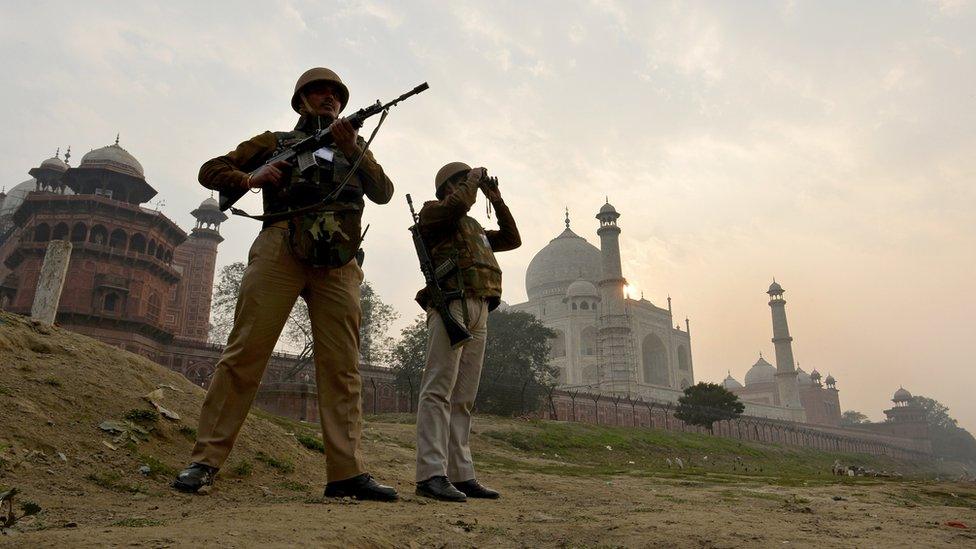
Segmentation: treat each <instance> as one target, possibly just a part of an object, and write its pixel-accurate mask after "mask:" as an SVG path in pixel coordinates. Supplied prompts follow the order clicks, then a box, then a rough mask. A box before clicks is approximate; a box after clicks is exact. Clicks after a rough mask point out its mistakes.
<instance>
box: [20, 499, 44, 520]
mask: <svg viewBox="0 0 976 549" xmlns="http://www.w3.org/2000/svg"><path fill="white" fill-rule="evenodd" d="M20 510H21V511H23V512H24V516H25V517H29V516H31V515H36V514H38V513H40V512H41V506H40V505H38V504H37V503H35V502H33V501H24V502H21V504H20Z"/></svg>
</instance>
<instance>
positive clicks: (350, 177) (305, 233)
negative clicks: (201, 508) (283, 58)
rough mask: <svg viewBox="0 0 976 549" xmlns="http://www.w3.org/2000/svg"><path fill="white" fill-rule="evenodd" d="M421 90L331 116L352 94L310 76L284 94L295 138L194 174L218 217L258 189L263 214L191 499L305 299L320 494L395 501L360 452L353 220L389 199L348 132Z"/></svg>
mask: <svg viewBox="0 0 976 549" xmlns="http://www.w3.org/2000/svg"><path fill="white" fill-rule="evenodd" d="M425 88H426V85H422V86H418V87H417V88H415V89H414V90H413V91H412V92H408V93H407V94H404V95H403V96H401V97H400V98H398V99H397V100H395V101H394V102H391V103H390V104H388V105H379V104H377V105H376V106H374V107H371V108H368V109H363V110H360V111H358V112H357V113H355V114H353V115H351V116H349V117H346V118H338V115H339V113H340V112H341V111H342V110H343V108H344V107H345V106H346V103H347V101H348V100H349V90H348V88H346V85H345V84H343V82H342V80H340V79H339V76H338V75H336V74H335V73H334V72H332V71H331V70H329V69H325V68H314V69H310V70H308V71H306V72H305V73H304V74H303V75H302V76H301V77H300V78H299V79H298V83H297V84H296V85H295V91H294V94H293V95H292V100H291V106H292V108H293V109H294V110H295V111H296V112H297V113H298V114H299V115H300V117H299V120H298V125H297V126H296V127H295V129H294V130H293V131H288V132H264V133H262V134H260V135H258V136H256V137H253V138H251V139H249V140H247V141H245V142H243V143H241V144H240V145H238V147H237V148H236V149H235V150H233V151H231V152H229V153H227V154H226V155H223V156H219V157H217V158H214V159H212V160H210V161H208V162H206V163H205V164H204V165H203V167H201V168H200V183H201V184H203V186H205V187H207V188H210V189H214V190H218V191H220V192H221V202H222V204H221V208H222V209H226V208H228V207H230V205H231V204H232V203H233V202H234V201H235V200H237V198H239V197H240V196H241V195H242V194H243V193H245V192H246V191H247V190H258V189H260V190H261V191H263V192H262V194H263V198H264V211H265V212H266V213H265V215H261V216H248V217H252V218H254V219H258V220H260V221H262V222H263V223H264V227H263V229H262V230H261V233H260V234H259V235H258V237H257V239H256V240H255V241H254V244H253V245H252V246H251V250H250V253H249V254H248V264H247V269H246V271H245V272H244V277H243V279H242V281H241V292H240V296H239V298H238V302H237V309H236V312H235V315H234V327H233V329H232V330H231V333H230V336H229V338H228V341H227V346H226V347H225V348H224V352H223V354H222V355H221V357H220V361H219V362H218V363H217V368H216V371H215V372H214V376H213V381H212V382H211V384H210V388H209V390H208V391H207V397H206V400H204V403H203V409H202V410H201V413H200V423H199V427H198V429H197V440H196V444H195V445H194V447H193V453H192V456H191V458H190V459H191V460H192V463H191V464H190V466H189V467H187V468H186V469H184V470H183V471H182V472H180V474H179V475H178V476H177V478H176V481H175V482H174V487H176V488H177V489H179V490H182V491H186V492H196V491H197V490H199V489H200V488H201V487H203V486H206V485H209V484H212V483H213V480H214V475H215V474H216V473H217V470H218V468H219V467H220V466H221V465H222V464H223V463H224V461H225V460H226V459H227V455H228V454H229V453H230V451H231V449H232V447H233V445H234V441H235V440H236V439H237V435H238V432H239V431H240V428H241V425H242V424H243V422H244V418H245V417H246V416H247V412H248V409H249V408H250V407H251V402H252V401H253V400H254V396H255V394H256V393H257V390H258V384H259V382H260V381H261V377H262V375H263V373H264V370H265V367H266V365H267V363H268V359H269V358H270V357H271V352H272V350H273V349H274V346H275V343H276V342H277V341H278V336H279V335H280V334H281V331H282V328H283V327H284V325H285V321H286V320H287V317H288V314H289V312H290V311H291V310H292V306H293V305H294V304H295V300H297V299H298V297H299V296H301V297H302V298H304V299H305V301H306V302H307V303H308V312H309V317H310V319H311V327H312V333H313V339H314V347H313V352H314V359H315V378H316V379H315V381H316V385H317V386H318V393H319V394H318V406H319V419H320V421H321V424H322V434H323V439H324V442H325V455H326V472H327V476H328V484H327V485H326V488H325V496H326V497H343V496H348V497H354V498H359V499H368V500H381V501H393V500H396V499H397V493H396V491H395V490H394V489H393V488H391V487H389V486H382V485H380V484H378V483H376V481H374V480H373V479H372V478H371V477H370V475H369V474H368V473H367V472H366V465H365V464H364V462H363V459H362V456H361V454H360V438H361V431H362V410H361V390H362V380H361V378H360V375H359V323H360V318H361V314H362V313H361V311H360V305H359V291H360V284H361V283H362V281H363V271H362V269H361V268H360V265H359V261H361V255H359V253H360V252H359V246H360V243H361V241H362V232H361V228H360V220H361V218H362V211H363V207H364V200H363V197H364V196H365V197H366V198H369V199H370V200H371V201H372V202H375V203H377V204H385V203H387V202H389V200H390V198H391V197H392V196H393V183H392V182H391V181H390V179H389V178H388V177H387V176H386V174H385V173H384V172H383V168H382V167H381V166H380V165H379V163H377V162H376V160H375V159H374V158H373V155H372V154H371V153H370V152H369V151H368V144H367V143H366V141H364V140H363V139H362V138H361V137H359V136H358V135H357V132H356V129H357V127H358V126H361V125H362V120H363V119H364V118H365V117H368V116H371V115H372V114H376V113H378V112H380V111H382V112H384V113H385V109H386V107H388V106H389V105H392V104H395V103H396V102H397V101H400V100H403V99H405V98H406V97H408V96H409V95H412V94H415V93H419V91H422V90H423V89H425ZM374 134H375V132H374ZM292 160H293V161H292ZM310 205H311V206H310ZM235 213H242V212H240V211H239V210H235ZM244 215H246V214H244ZM354 258H356V259H357V260H358V261H357V260H353V259H354Z"/></svg>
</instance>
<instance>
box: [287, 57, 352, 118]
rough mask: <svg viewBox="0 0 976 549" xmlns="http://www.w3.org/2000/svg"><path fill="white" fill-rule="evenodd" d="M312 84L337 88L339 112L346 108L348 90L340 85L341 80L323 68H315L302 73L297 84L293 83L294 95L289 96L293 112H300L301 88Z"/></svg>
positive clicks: (343, 85)
mask: <svg viewBox="0 0 976 549" xmlns="http://www.w3.org/2000/svg"><path fill="white" fill-rule="evenodd" d="M312 82H330V83H332V84H334V85H335V86H336V88H337V92H338V99H339V102H340V103H341V104H342V105H341V106H340V107H339V112H342V109H344V108H346V103H347V102H349V88H347V87H346V85H345V84H343V83H342V79H341V78H339V75H338V74H336V73H334V72H332V71H331V70H329V69H327V68H325V67H315V68H312V69H308V70H307V71H305V72H304V73H302V75H301V76H299V77H298V82H295V93H293V94H292V95H291V108H292V109H294V110H295V112H300V110H299V107H301V95H300V94H301V91H302V88H304V87H305V86H307V85H309V84H311V83H312Z"/></svg>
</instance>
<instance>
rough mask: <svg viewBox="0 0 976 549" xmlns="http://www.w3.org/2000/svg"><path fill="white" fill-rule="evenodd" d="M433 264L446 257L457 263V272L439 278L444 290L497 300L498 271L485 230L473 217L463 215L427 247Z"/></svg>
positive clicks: (499, 272) (440, 262) (438, 263)
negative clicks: (445, 235) (455, 225)
mask: <svg viewBox="0 0 976 549" xmlns="http://www.w3.org/2000/svg"><path fill="white" fill-rule="evenodd" d="M430 255H431V259H432V260H433V262H434V265H435V266H436V265H440V264H442V263H444V262H445V261H447V260H448V259H453V260H454V261H455V262H457V265H458V271H455V272H453V273H451V274H449V275H447V276H446V277H445V278H444V279H443V280H440V281H439V282H440V283H441V287H442V288H443V289H445V290H457V289H461V290H463V291H464V295H465V297H484V298H489V299H494V300H497V299H498V298H500V297H501V295H502V270H501V269H500V268H499V267H498V262H497V261H496V260H495V253H494V252H493V251H492V250H491V244H489V243H488V237H487V236H486V235H485V230H484V229H483V228H482V227H481V224H479V223H478V222H477V221H476V220H475V219H474V218H472V217H469V216H464V217H462V218H461V219H460V220H459V221H458V228H457V230H456V231H454V233H453V234H452V235H451V236H450V237H448V238H446V239H444V240H443V241H442V242H440V243H438V244H436V245H434V246H433V248H432V249H431V250H430Z"/></svg>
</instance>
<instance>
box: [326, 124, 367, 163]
mask: <svg viewBox="0 0 976 549" xmlns="http://www.w3.org/2000/svg"><path fill="white" fill-rule="evenodd" d="M329 132H330V133H331V134H332V140H333V141H335V144H336V147H337V148H338V149H339V150H340V151H342V154H344V155H345V156H346V158H348V159H350V160H351V159H353V158H355V157H356V156H358V155H359V151H360V149H359V144H358V143H356V137H357V136H358V135H359V133H358V132H357V131H356V128H354V127H353V125H352V123H351V122H349V121H348V120H346V119H345V118H338V119H336V121H335V122H333V123H332V124H330V125H329Z"/></svg>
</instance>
